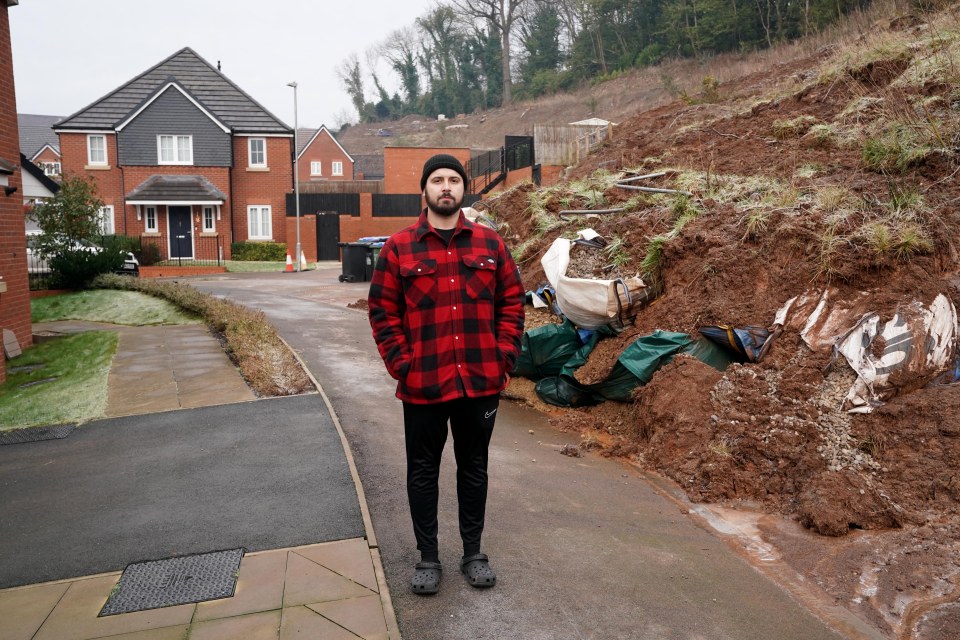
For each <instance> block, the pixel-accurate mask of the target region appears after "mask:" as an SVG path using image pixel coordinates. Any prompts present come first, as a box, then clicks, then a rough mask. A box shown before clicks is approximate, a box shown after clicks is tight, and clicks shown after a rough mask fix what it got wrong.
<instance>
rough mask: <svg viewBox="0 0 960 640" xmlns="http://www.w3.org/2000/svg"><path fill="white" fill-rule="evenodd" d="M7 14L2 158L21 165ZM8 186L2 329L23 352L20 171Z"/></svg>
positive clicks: (26, 300)
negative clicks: (14, 190)
mask: <svg viewBox="0 0 960 640" xmlns="http://www.w3.org/2000/svg"><path fill="white" fill-rule="evenodd" d="M7 11H8V8H7V3H5V2H3V3H0V158H3V159H4V160H7V161H8V162H12V163H14V164H16V165H19V164H20V138H19V134H18V130H17V97H16V92H15V90H14V84H13V56H12V51H11V45H10V19H9V15H8V13H7ZM8 186H10V187H16V188H17V191H16V192H15V193H12V194H11V195H9V196H8V195H5V194H4V192H3V190H2V189H0V277H2V278H3V283H4V284H5V285H6V288H7V290H6V291H3V292H0V325H2V328H4V329H9V330H11V331H13V333H14V334H15V335H16V336H17V340H18V341H19V342H20V348H21V349H23V348H26V347H29V346H30V345H32V344H33V333H32V330H31V324H30V287H29V283H28V282H27V254H26V239H25V238H26V231H25V228H24V221H23V183H22V178H21V175H20V170H19V169H17V171H15V172H14V173H13V175H11V176H9V178H8ZM0 288H2V287H0ZM6 379H7V368H6V362H5V361H4V358H0V382H3V381H4V380H6Z"/></svg>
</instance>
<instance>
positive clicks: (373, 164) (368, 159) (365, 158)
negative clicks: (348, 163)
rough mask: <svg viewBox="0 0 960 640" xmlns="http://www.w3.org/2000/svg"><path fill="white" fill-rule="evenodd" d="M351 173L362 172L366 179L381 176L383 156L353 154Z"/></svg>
mask: <svg viewBox="0 0 960 640" xmlns="http://www.w3.org/2000/svg"><path fill="white" fill-rule="evenodd" d="M353 160H354V163H353V173H354V174H358V173H362V174H363V175H364V177H365V178H366V179H367V180H371V179H374V178H382V177H383V156H382V155H380V154H375V155H357V156H353Z"/></svg>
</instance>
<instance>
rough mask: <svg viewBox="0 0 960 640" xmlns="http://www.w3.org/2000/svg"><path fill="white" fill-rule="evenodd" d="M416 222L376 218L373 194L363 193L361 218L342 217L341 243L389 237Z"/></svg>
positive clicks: (413, 217)
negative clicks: (374, 237)
mask: <svg viewBox="0 0 960 640" xmlns="http://www.w3.org/2000/svg"><path fill="white" fill-rule="evenodd" d="M431 155H433V154H431ZM427 157H430V156H427ZM421 168H422V166H421ZM417 180H418V185H417V186H419V178H417ZM416 221H417V216H412V217H409V218H394V217H389V218H374V217H373V194H370V193H361V194H360V217H358V218H355V217H353V216H340V242H353V241H355V240H357V239H358V238H365V237H367V236H389V235H391V234H393V233H395V232H397V231H400V229H403V228H404V227H407V226H409V225H411V224H413V223H414V222H416Z"/></svg>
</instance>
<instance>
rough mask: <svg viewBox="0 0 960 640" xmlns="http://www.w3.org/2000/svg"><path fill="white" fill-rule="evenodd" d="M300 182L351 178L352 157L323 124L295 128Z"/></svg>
mask: <svg viewBox="0 0 960 640" xmlns="http://www.w3.org/2000/svg"><path fill="white" fill-rule="evenodd" d="M297 147H298V148H297V160H298V166H299V171H298V174H299V178H300V182H314V181H318V180H353V164H354V162H353V158H352V157H351V156H350V154H349V153H347V150H346V149H344V148H343V147H342V146H341V145H340V143H339V142H337V139H336V138H334V137H333V134H332V133H330V131H328V130H327V128H326V127H325V126H321V127H320V128H319V129H298V130H297Z"/></svg>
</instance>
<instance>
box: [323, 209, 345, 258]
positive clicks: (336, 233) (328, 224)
mask: <svg viewBox="0 0 960 640" xmlns="http://www.w3.org/2000/svg"><path fill="white" fill-rule="evenodd" d="M339 243H340V215H339V214H337V213H322V212H317V260H339V259H340V244H339Z"/></svg>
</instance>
